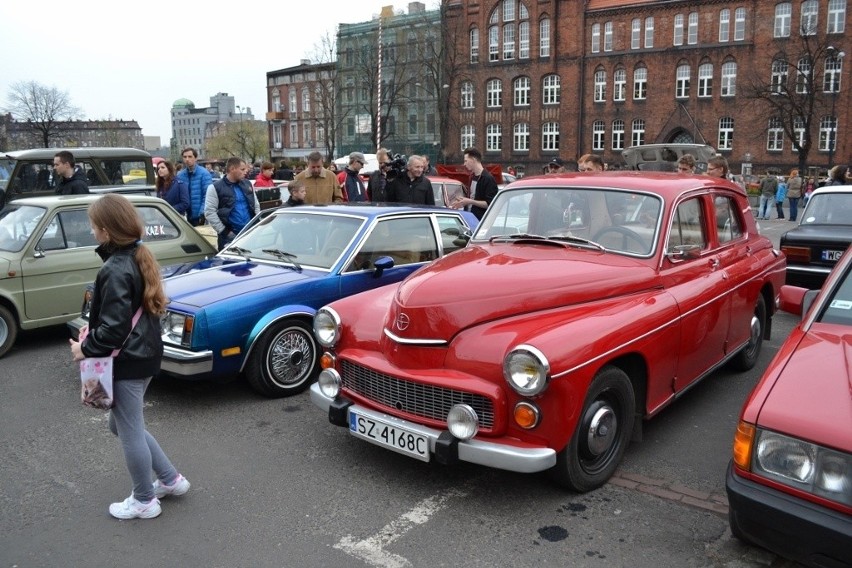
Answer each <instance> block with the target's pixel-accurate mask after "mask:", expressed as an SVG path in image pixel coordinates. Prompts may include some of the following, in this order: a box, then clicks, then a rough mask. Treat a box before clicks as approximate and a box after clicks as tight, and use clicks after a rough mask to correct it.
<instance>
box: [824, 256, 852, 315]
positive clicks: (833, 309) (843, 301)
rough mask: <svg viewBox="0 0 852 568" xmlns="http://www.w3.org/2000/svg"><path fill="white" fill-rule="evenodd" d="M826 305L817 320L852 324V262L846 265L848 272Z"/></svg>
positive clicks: (842, 277)
mask: <svg viewBox="0 0 852 568" xmlns="http://www.w3.org/2000/svg"><path fill="white" fill-rule="evenodd" d="M847 254H849V253H847ZM825 306H826V307H825V308H824V309H823V311H822V313H821V314H819V315H818V316H817V321H821V322H823V323H837V324H841V325H849V326H852V264H847V265H846V272H845V273H844V274H843V276H841V278H840V280H839V281H838V283H837V286H836V287H835V288H834V290H833V291H832V293H831V295H830V296H829V297H828V299H827V301H826V303H825Z"/></svg>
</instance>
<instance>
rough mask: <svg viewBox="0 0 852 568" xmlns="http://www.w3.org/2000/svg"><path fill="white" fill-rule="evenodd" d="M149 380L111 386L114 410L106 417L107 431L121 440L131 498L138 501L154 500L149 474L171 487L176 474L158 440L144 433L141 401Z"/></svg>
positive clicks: (114, 383) (120, 382) (115, 383)
mask: <svg viewBox="0 0 852 568" xmlns="http://www.w3.org/2000/svg"><path fill="white" fill-rule="evenodd" d="M150 382H151V378H150V377H148V378H147V379H123V380H117V381H114V382H113V398H114V400H115V406H113V408H112V410H111V411H110V413H109V429H110V431H111V432H112V433H113V434H115V435H116V436H118V438H119V440H121V447H122V449H123V450H124V461H125V462H127V470H128V471H129V472H130V479H131V480H132V481H133V496H134V497H136V500H137V501H150V500H151V499H153V498H154V485H153V482H152V480H151V470H152V469H153V470H154V472H155V473H156V474H157V479H159V480H160V481H161V482H162V483H165V484H171V483H173V482H174V480H175V479H176V478H177V476H178V472H177V470H176V469H175V466H173V465H172V462H170V461H169V458H167V457H166V454H165V452H163V450H162V449H161V448H160V444H159V443H157V440H156V439H155V438H154V436H152V435H151V434H149V433H148V431H147V430H145V417H144V416H143V414H142V408H143V406H144V404H145V403H144V400H143V397H144V396H145V390H146V389H147V388H148V384H149V383H150Z"/></svg>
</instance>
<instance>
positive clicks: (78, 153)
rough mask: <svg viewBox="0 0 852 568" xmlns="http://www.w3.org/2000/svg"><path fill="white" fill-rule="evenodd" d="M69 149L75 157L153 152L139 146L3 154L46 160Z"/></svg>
mask: <svg viewBox="0 0 852 568" xmlns="http://www.w3.org/2000/svg"><path fill="white" fill-rule="evenodd" d="M63 151H68V152H71V154H73V155H74V158H75V159H77V158H150V157H151V154H149V153H148V152H146V151H145V150H139V149H138V148H97V147H95V148H33V149H31V150H15V151H14V152H4V153H3V155H4V156H6V157H8V158H12V159H14V160H46V159H52V158H53V157H54V156H55V155H56V154H57V152H63Z"/></svg>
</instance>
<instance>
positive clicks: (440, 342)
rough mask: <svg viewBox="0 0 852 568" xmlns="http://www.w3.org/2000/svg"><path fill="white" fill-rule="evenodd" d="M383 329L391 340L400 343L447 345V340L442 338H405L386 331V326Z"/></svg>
mask: <svg viewBox="0 0 852 568" xmlns="http://www.w3.org/2000/svg"><path fill="white" fill-rule="evenodd" d="M384 331H385V335H387V336H388V338H389V339H390V340H391V341H395V342H396V343H402V344H403V345H447V342H446V341H444V340H443V339H405V338H402V337H399V336H397V335H394V334H393V333H391V332H390V331H388V328H385V330H384Z"/></svg>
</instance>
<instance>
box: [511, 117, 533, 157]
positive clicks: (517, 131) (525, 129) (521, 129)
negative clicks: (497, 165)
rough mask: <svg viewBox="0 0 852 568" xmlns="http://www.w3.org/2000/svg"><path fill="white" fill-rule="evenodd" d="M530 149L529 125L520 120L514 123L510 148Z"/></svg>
mask: <svg viewBox="0 0 852 568" xmlns="http://www.w3.org/2000/svg"><path fill="white" fill-rule="evenodd" d="M529 149H530V125H529V124H527V123H526V122H520V123H518V124H516V125H515V127H514V129H513V132H512V150H514V151H515V152H528V151H529Z"/></svg>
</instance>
